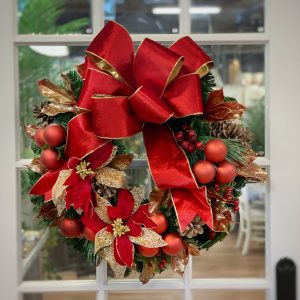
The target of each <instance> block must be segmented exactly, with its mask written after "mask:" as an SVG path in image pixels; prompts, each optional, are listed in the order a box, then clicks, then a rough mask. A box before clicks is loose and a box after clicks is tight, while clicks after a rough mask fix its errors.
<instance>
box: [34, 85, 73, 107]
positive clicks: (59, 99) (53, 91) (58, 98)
mask: <svg viewBox="0 0 300 300" xmlns="http://www.w3.org/2000/svg"><path fill="white" fill-rule="evenodd" d="M38 88H39V91H40V94H41V95H42V96H44V97H46V98H48V99H49V101H51V102H53V103H57V104H65V105H75V104H76V100H75V99H74V97H73V96H72V95H71V94H70V93H68V92H67V91H66V90H65V89H63V88H61V87H58V86H57V85H55V84H53V83H52V82H51V81H49V80H48V79H42V80H39V81H38Z"/></svg>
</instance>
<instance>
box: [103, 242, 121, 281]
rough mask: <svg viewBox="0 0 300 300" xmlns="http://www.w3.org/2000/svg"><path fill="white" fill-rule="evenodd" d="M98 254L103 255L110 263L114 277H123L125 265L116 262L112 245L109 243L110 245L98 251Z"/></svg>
mask: <svg viewBox="0 0 300 300" xmlns="http://www.w3.org/2000/svg"><path fill="white" fill-rule="evenodd" d="M99 255H100V256H101V257H103V258H104V259H105V260H106V261H107V262H108V263H109V265H110V267H111V269H112V270H113V272H114V275H115V278H123V277H124V274H125V271H126V266H122V265H120V264H118V263H117V261H116V259H115V256H114V245H113V244H111V245H110V246H108V247H106V248H103V249H102V250H100V251H99Z"/></svg>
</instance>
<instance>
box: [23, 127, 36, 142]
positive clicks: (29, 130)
mask: <svg viewBox="0 0 300 300" xmlns="http://www.w3.org/2000/svg"><path fill="white" fill-rule="evenodd" d="M38 129H39V127H38V126H36V125H26V126H24V130H25V133H26V134H27V135H28V136H29V137H30V138H31V139H33V138H34V135H35V133H36V131H37V130H38Z"/></svg>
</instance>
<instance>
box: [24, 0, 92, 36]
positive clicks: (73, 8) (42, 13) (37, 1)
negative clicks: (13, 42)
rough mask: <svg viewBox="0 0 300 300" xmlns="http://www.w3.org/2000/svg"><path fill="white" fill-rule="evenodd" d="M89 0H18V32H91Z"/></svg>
mask: <svg viewBox="0 0 300 300" xmlns="http://www.w3.org/2000/svg"><path fill="white" fill-rule="evenodd" d="M90 9H91V8H90V1H89V0H76V1H74V0H63V1H61V0H18V32H19V33H20V34H32V33H34V34H57V33H58V34H68V33H92V25H91V17H90V14H91V12H90Z"/></svg>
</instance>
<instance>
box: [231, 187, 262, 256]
mask: <svg viewBox="0 0 300 300" xmlns="http://www.w3.org/2000/svg"><path fill="white" fill-rule="evenodd" d="M239 225H240V226H239V231H238V237H237V242H236V246H237V247H241V246H242V254H243V255H247V254H248V253H249V250H250V242H251V241H254V242H259V243H264V242H265V228H266V226H265V213H264V201H261V200H251V201H250V200H249V199H248V197H245V193H243V195H242V196H241V197H240V224H239Z"/></svg>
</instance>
